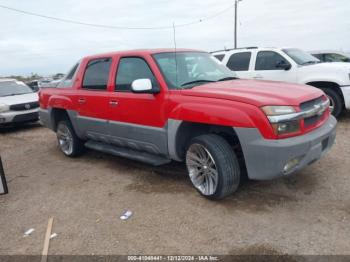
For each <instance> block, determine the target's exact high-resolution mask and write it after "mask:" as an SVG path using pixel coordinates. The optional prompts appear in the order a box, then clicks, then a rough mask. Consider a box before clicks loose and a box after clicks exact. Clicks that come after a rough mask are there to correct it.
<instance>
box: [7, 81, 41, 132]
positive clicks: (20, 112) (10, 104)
mask: <svg viewBox="0 0 350 262" xmlns="http://www.w3.org/2000/svg"><path fill="white" fill-rule="evenodd" d="M38 111H39V97H38V94H37V93H35V92H34V91H33V90H32V89H31V88H30V87H29V86H27V85H26V84H24V83H23V82H21V81H17V80H15V79H0V126H2V125H6V124H19V123H25V122H35V121H38V118H39V116H38Z"/></svg>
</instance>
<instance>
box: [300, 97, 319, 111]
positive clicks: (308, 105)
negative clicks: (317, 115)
mask: <svg viewBox="0 0 350 262" xmlns="http://www.w3.org/2000/svg"><path fill="white" fill-rule="evenodd" d="M322 102H323V97H322V96H320V97H319V98H316V99H313V100H310V101H306V102H304V103H301V104H300V109H301V111H305V110H309V109H311V108H313V106H314V105H319V104H321V103H322Z"/></svg>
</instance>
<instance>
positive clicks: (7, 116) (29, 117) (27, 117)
mask: <svg viewBox="0 0 350 262" xmlns="http://www.w3.org/2000/svg"><path fill="white" fill-rule="evenodd" d="M38 112H39V108H35V109H31V110H25V111H8V112H3V113H0V125H5V124H15V123H24V122H32V121H36V120H38V119H39V113H38Z"/></svg>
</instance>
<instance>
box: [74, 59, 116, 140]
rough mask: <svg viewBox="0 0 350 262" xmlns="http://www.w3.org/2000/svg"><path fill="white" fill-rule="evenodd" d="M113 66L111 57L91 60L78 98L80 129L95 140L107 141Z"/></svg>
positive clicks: (86, 68) (87, 65)
mask: <svg viewBox="0 0 350 262" xmlns="http://www.w3.org/2000/svg"><path fill="white" fill-rule="evenodd" d="M111 64H112V58H111V57H106V58H96V59H91V60H89V61H88V62H87V64H86V67H85V72H84V75H83V79H82V84H81V87H80V90H79V92H78V96H77V98H76V99H77V104H78V117H77V121H78V126H79V129H80V131H81V132H82V133H83V134H84V136H86V137H87V138H90V139H93V140H102V141H105V140H106V135H107V121H108V110H109V93H110V92H108V85H109V78H110V68H111Z"/></svg>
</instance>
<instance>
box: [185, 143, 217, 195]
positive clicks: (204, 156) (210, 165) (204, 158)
mask: <svg viewBox="0 0 350 262" xmlns="http://www.w3.org/2000/svg"><path fill="white" fill-rule="evenodd" d="M186 165H187V170H188V173H189V176H190V179H191V181H192V184H193V185H194V186H195V187H196V188H197V189H198V190H199V191H200V192H201V193H202V194H203V195H206V196H209V195H213V194H214V193H215V191H216V188H217V186H218V180H219V175H218V171H217V168H216V164H215V161H214V158H213V157H212V156H211V154H210V153H209V151H208V150H207V149H206V148H205V147H204V146H202V145H200V144H192V145H191V146H190V147H189V149H188V150H187V153H186Z"/></svg>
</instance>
